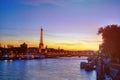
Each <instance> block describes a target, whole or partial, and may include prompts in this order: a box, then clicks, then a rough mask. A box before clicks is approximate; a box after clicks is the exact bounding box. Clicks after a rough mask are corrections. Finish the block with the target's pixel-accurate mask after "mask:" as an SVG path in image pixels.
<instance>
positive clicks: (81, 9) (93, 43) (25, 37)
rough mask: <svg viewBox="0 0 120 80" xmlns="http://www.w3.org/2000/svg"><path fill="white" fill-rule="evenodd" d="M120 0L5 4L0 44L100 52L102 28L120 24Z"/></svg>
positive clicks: (12, 1)
mask: <svg viewBox="0 0 120 80" xmlns="http://www.w3.org/2000/svg"><path fill="white" fill-rule="evenodd" d="M119 2H120V1H118V0H69V1H68V0H66V1H65V0H17V1H16V0H1V1H0V12H1V13H0V23H1V24H0V44H1V45H2V46H4V45H8V44H10V45H13V46H19V45H20V44H22V43H24V42H25V43H27V44H28V46H29V47H38V46H39V40H40V39H39V36H40V28H41V26H43V29H44V33H43V34H44V38H43V40H44V46H46V45H47V46H48V48H56V49H57V48H58V47H60V48H61V49H67V50H98V49H99V44H100V43H101V42H102V40H101V36H98V35H97V31H98V29H99V27H101V26H106V25H108V24H118V25H119V24H120V15H119V14H120V5H119Z"/></svg>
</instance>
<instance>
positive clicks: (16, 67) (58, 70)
mask: <svg viewBox="0 0 120 80" xmlns="http://www.w3.org/2000/svg"><path fill="white" fill-rule="evenodd" d="M82 61H86V60H81V59H80V58H78V57H76V58H75V57H72V58H68V57H66V58H58V59H41V60H16V61H7V62H6V61H1V62H0V80H96V72H95V71H91V72H86V71H85V70H84V69H80V62H82Z"/></svg>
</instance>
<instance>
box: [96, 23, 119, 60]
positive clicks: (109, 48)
mask: <svg viewBox="0 0 120 80" xmlns="http://www.w3.org/2000/svg"><path fill="white" fill-rule="evenodd" d="M98 35H102V40H103V43H102V44H101V46H102V49H101V53H104V55H105V56H106V57H110V58H112V59H117V60H118V59H119V60H120V26H118V25H107V26H105V27H104V28H103V27H101V28H99V30H98Z"/></svg>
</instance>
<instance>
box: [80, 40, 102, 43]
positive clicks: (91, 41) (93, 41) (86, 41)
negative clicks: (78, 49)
mask: <svg viewBox="0 0 120 80" xmlns="http://www.w3.org/2000/svg"><path fill="white" fill-rule="evenodd" d="M81 41H83V42H85V43H101V42H102V41H100V40H81Z"/></svg>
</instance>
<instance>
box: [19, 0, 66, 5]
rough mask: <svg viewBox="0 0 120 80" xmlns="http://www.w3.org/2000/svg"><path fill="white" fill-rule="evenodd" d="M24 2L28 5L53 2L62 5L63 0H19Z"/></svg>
mask: <svg viewBox="0 0 120 80" xmlns="http://www.w3.org/2000/svg"><path fill="white" fill-rule="evenodd" d="M20 1H21V2H22V3H24V4H29V5H40V4H44V3H48V4H53V5H59V6H60V5H62V4H63V3H64V0H20Z"/></svg>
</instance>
